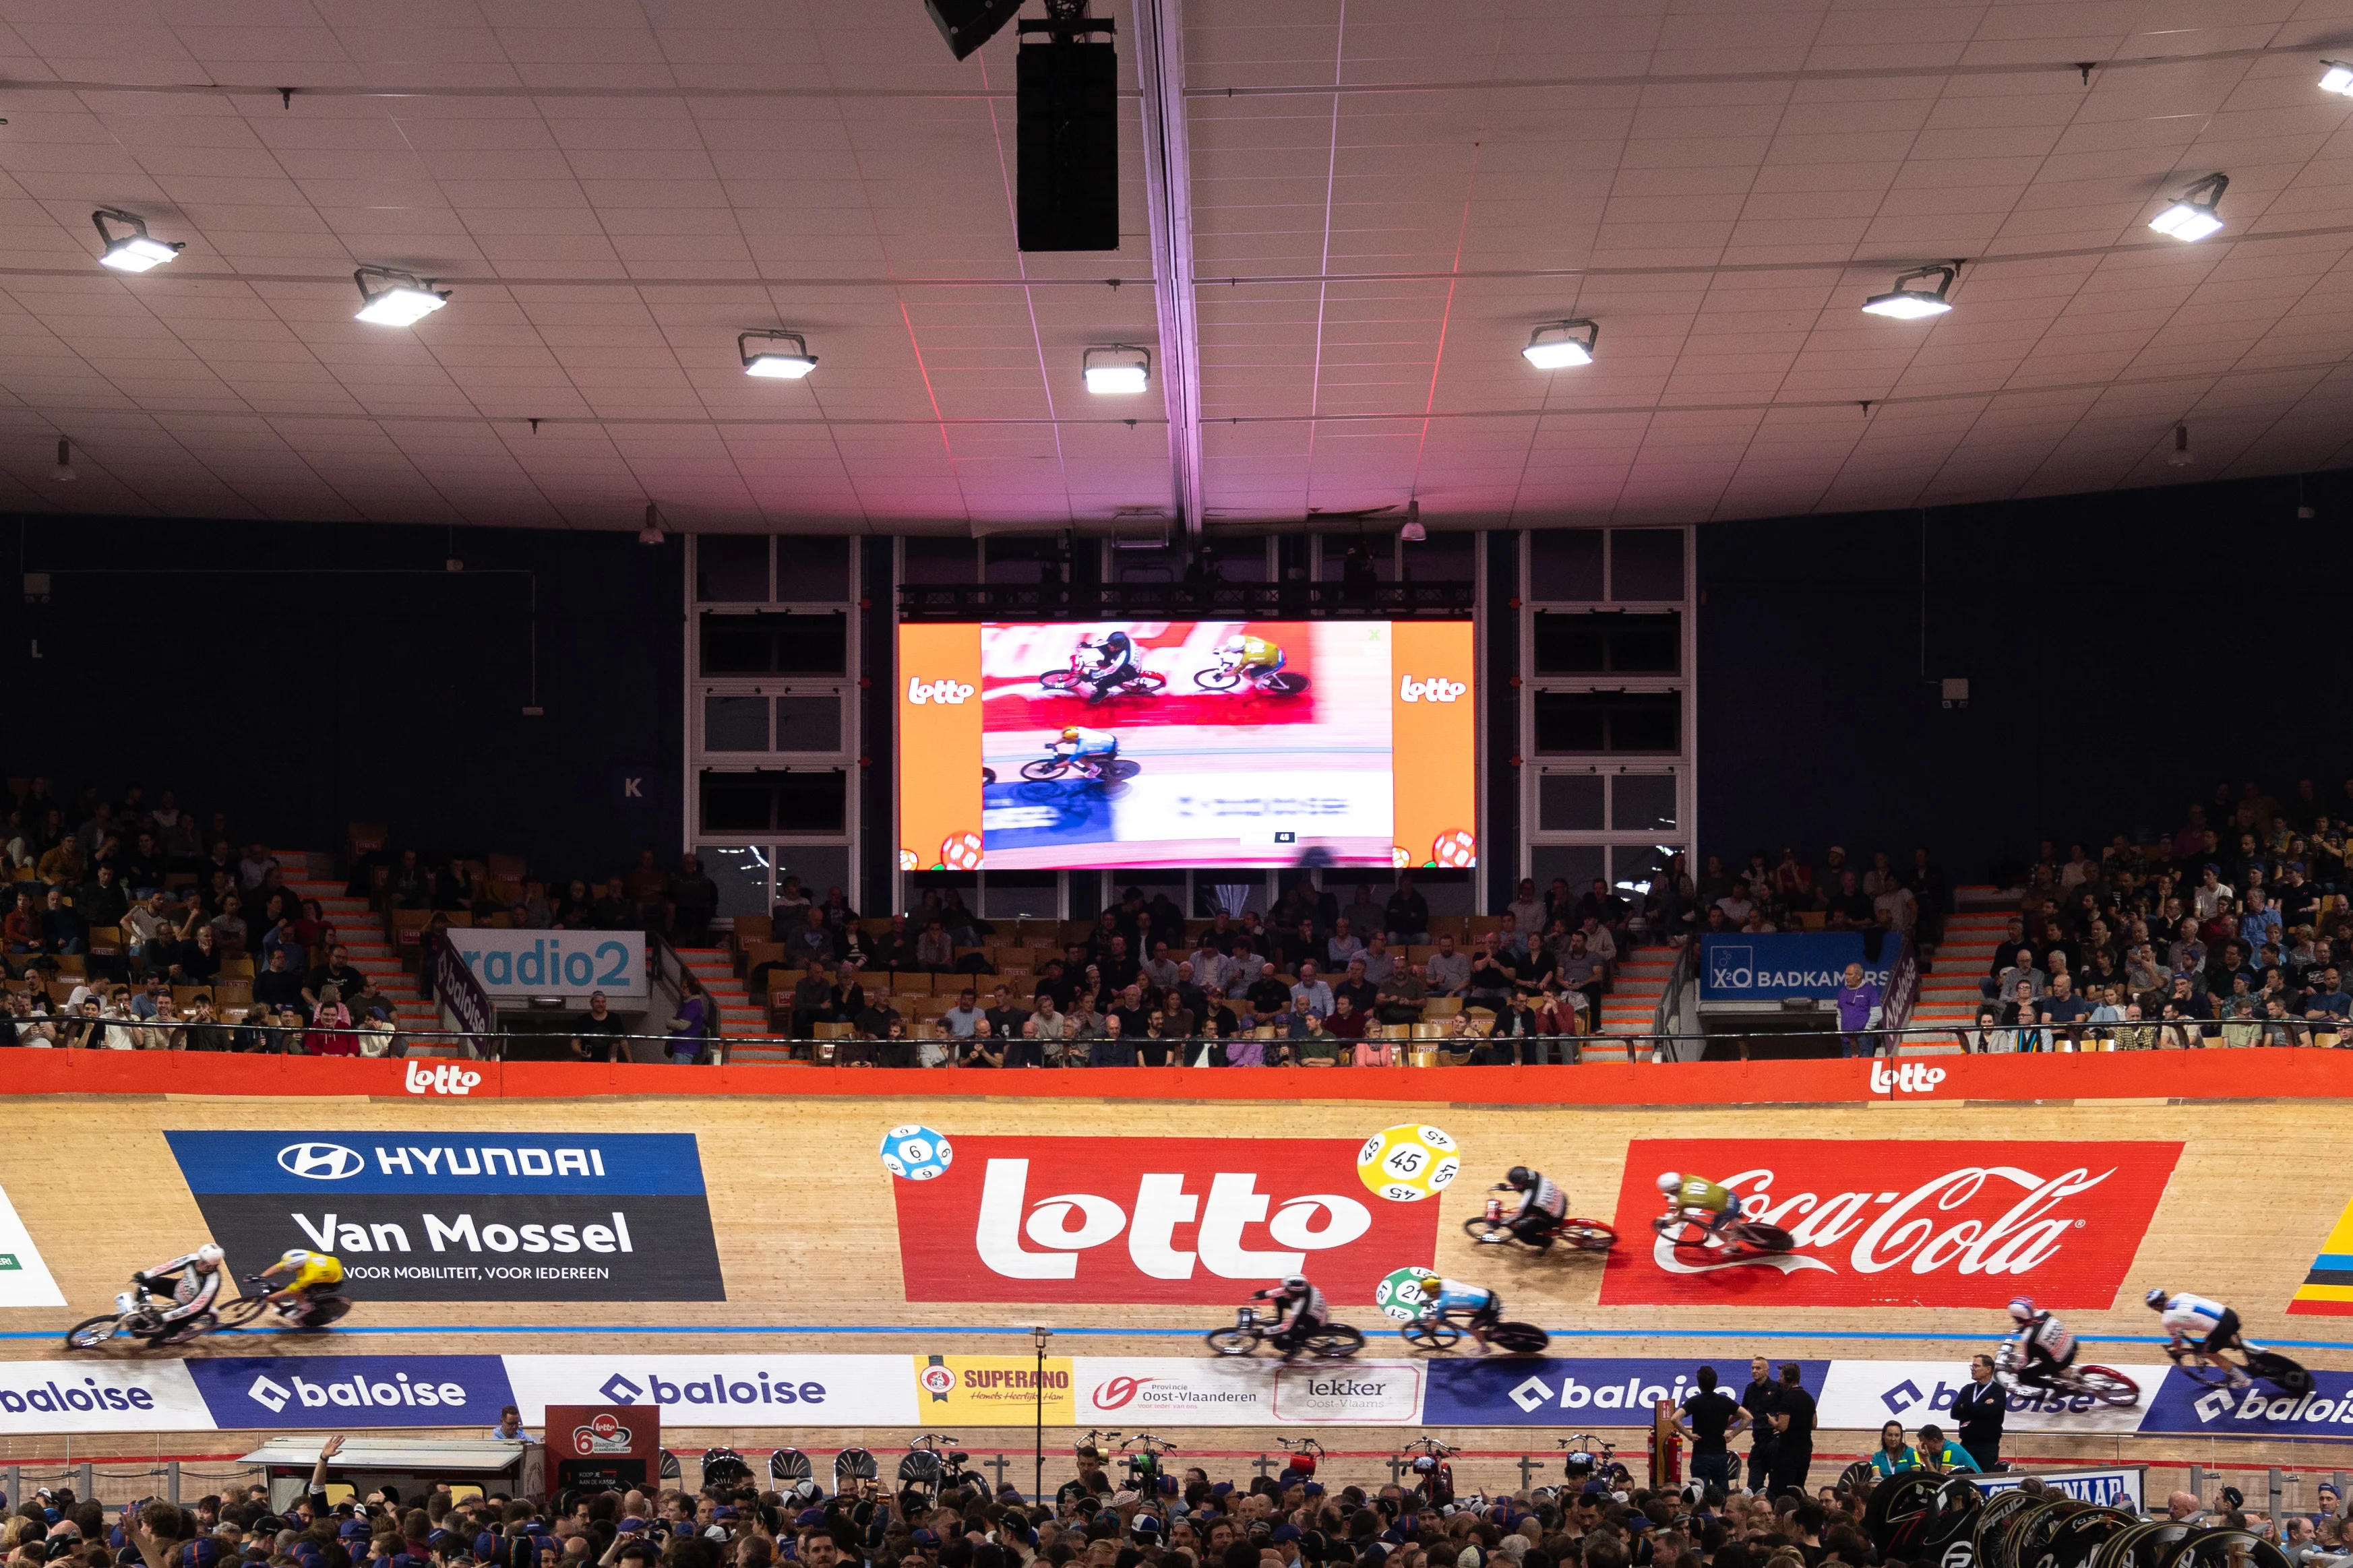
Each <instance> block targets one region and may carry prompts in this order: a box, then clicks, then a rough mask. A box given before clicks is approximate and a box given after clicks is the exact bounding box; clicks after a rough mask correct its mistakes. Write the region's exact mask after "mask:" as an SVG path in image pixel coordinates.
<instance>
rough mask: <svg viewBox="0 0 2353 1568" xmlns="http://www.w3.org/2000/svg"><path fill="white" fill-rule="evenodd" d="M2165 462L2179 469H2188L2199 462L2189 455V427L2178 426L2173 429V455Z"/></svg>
mask: <svg viewBox="0 0 2353 1568" xmlns="http://www.w3.org/2000/svg"><path fill="white" fill-rule="evenodd" d="M2165 460H2166V461H2167V462H2168V463H2169V464H2171V465H2172V466H2173V467H2174V468H2188V467H2189V465H2190V464H2192V463H2194V462H2196V461H2197V460H2198V459H2197V458H2193V457H2191V456H2190V455H2189V426H2187V425H2176V426H2174V427H2173V455H2172V456H2171V457H2169V458H2166V459H2165Z"/></svg>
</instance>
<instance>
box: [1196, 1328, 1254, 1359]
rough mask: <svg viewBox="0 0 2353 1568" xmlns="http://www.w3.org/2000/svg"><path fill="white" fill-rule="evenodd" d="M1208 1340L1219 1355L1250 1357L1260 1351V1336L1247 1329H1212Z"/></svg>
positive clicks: (1211, 1348) (1210, 1346)
mask: <svg viewBox="0 0 2353 1568" xmlns="http://www.w3.org/2000/svg"><path fill="white" fill-rule="evenodd" d="M1206 1338H1207V1339H1208V1342H1209V1349H1210V1350H1212V1351H1214V1352H1217V1353H1218V1354H1219V1355H1248V1354H1250V1352H1252V1351H1254V1350H1256V1349H1258V1336H1257V1335H1256V1334H1253V1333H1251V1332H1250V1331H1249V1330H1247V1329H1212V1330H1210V1331H1209V1332H1208V1335H1207V1336H1206Z"/></svg>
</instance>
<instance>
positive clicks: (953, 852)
mask: <svg viewBox="0 0 2353 1568" xmlns="http://www.w3.org/2000/svg"><path fill="white" fill-rule="evenodd" d="M940 864H941V865H943V866H944V867H946V868H948V869H949V870H951V871H977V870H979V869H980V835H979V834H977V833H951V834H949V835H948V836H947V837H945V838H943V839H941V840H940Z"/></svg>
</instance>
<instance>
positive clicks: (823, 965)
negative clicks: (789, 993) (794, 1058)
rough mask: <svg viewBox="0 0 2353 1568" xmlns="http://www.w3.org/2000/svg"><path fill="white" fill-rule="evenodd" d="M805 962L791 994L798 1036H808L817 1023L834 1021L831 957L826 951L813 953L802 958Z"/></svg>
mask: <svg viewBox="0 0 2353 1568" xmlns="http://www.w3.org/2000/svg"><path fill="white" fill-rule="evenodd" d="M802 965H803V973H802V974H801V977H800V979H799V980H798V981H797V982H796V983H795V984H794V985H793V997H792V1007H793V1011H792V1031H793V1038H795V1039H797V1040H806V1039H808V1038H810V1037H813V1036H814V1035H815V1034H816V1032H817V1026H818V1025H819V1024H821V1023H822V1024H829V1023H832V1022H834V1021H835V1018H834V1013H833V974H832V967H831V961H830V960H829V959H828V958H827V957H826V956H825V955H824V954H823V953H812V954H809V955H807V956H806V957H805V958H804V959H803V960H802Z"/></svg>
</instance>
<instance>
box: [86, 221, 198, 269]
mask: <svg viewBox="0 0 2353 1568" xmlns="http://www.w3.org/2000/svg"><path fill="white" fill-rule="evenodd" d="M90 222H91V223H93V224H95V225H96V226H98V237H99V239H100V241H101V242H103V243H104V244H105V246H106V249H105V250H104V251H103V252H102V253H101V254H100V256H99V258H98V264H99V265H100V267H111V268H114V269H115V270H116V271H117V272H144V271H146V270H147V269H148V268H151V267H161V266H162V265H164V263H165V262H166V261H169V260H171V259H172V258H174V257H175V256H177V255H179V254H180V252H181V251H183V250H185V249H186V248H187V247H185V245H174V244H172V243H171V242H169V241H167V240H161V239H150V238H149V237H147V220H146V219H144V218H142V217H141V216H139V215H138V214H136V213H127V212H123V211H121V209H120V208H116V207H100V208H99V209H98V210H97V211H96V212H94V213H92V214H90ZM109 222H113V223H117V224H121V225H123V226H126V227H128V228H129V229H130V230H131V232H130V233H129V234H120V235H119V234H116V233H115V232H114V231H113V230H112V229H110V228H108V227H107V224H108V223H109Z"/></svg>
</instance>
